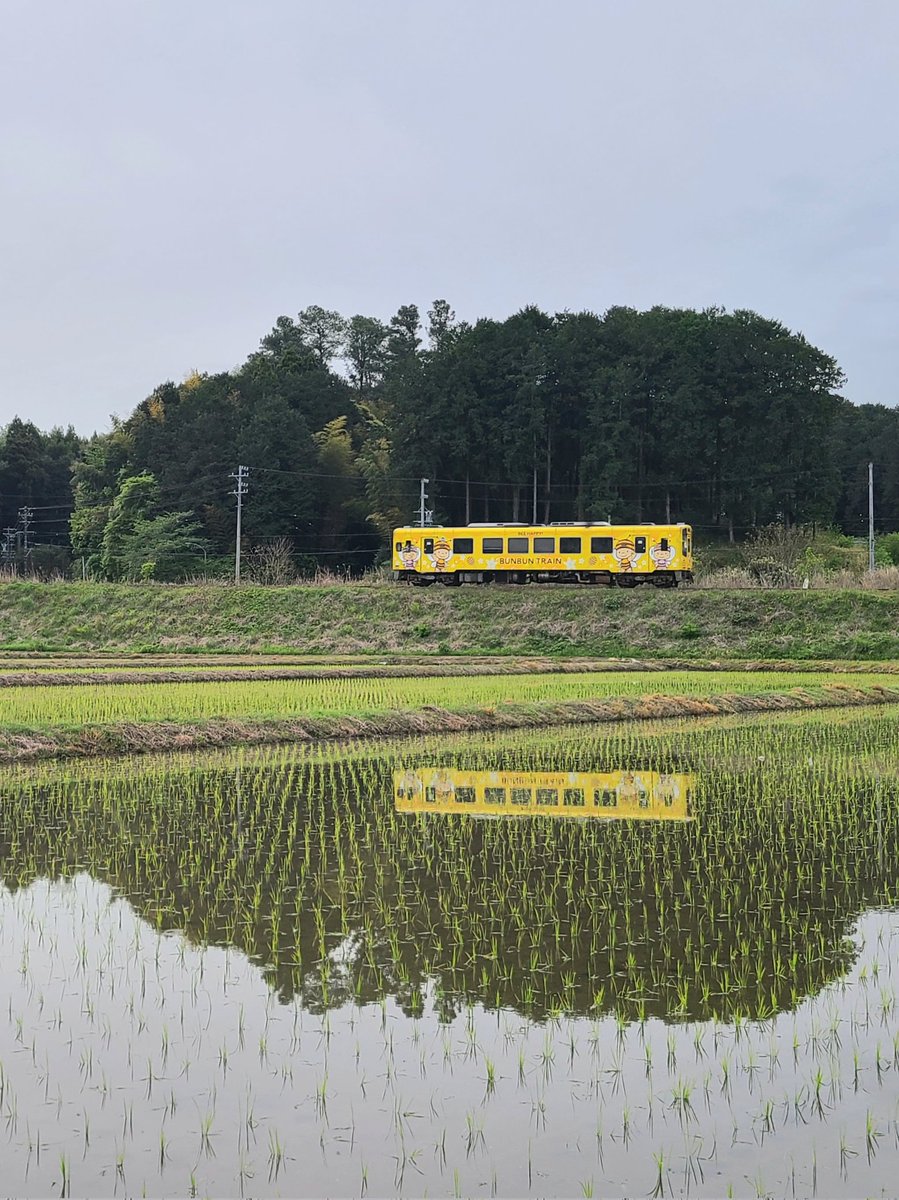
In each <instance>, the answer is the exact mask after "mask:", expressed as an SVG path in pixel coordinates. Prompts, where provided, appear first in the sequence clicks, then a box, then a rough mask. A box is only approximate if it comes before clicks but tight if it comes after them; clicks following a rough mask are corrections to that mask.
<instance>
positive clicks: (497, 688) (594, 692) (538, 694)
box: [0, 671, 899, 731]
mask: <svg viewBox="0 0 899 1200" xmlns="http://www.w3.org/2000/svg"><path fill="white" fill-rule="evenodd" d="M38 682H39V681H38ZM896 683H897V680H896V677H895V676H893V675H890V674H883V675H879V674H867V673H864V674H859V673H845V674H844V673H839V672H820V673H818V672H801V673H800V672H783V671H772V672H765V671H757V672H745V671H732V672H720V671H706V672H694V671H667V672H664V673H659V672H653V671H627V672H621V671H601V672H571V673H560V674H543V673H540V674H520V675H515V676H489V675H486V676H480V675H471V676H464V677H436V678H421V677H404V678H403V677H401V678H382V677H368V676H366V675H365V674H362V675H359V676H357V677H347V678H344V677H338V678H296V679H268V680H265V681H257V680H238V681H235V680H228V681H218V680H216V681H207V682H195V681H191V682H183V683H181V682H171V681H169V680H166V681H165V682H161V681H160V682H144V683H137V684H133V683H128V682H117V683H107V684H96V683H91V684H84V685H79V684H67V685H65V686H57V687H40V686H33V685H31V686H11V687H6V688H4V689H3V691H2V693H0V729H5V730H34V731H40V730H45V729H54V728H79V727H82V726H98V725H106V724H114V723H131V724H139V723H142V722H175V723H177V722H186V723H192V722H203V721H208V720H213V719H229V720H237V721H239V720H242V719H247V720H257V719H293V718H297V719H303V718H309V719H313V720H314V719H315V718H317V717H323V716H324V717H327V716H332V717H333V716H340V717H377V716H378V715H383V714H386V713H393V712H408V711H414V710H425V711H427V710H434V709H437V708H439V709H441V710H445V711H446V712H447V713H462V712H473V711H481V712H482V713H485V712H486V713H487V714H489V713H490V712H491V711H493V710H495V709H496V708H499V707H502V706H504V705H507V706H515V705H519V706H528V705H540V704H542V703H559V702H561V703H564V702H580V701H592V700H604V699H628V698H652V697H660V696H667V697H698V698H701V697H703V696H716V695H717V696H722V695H733V696H741V695H743V696H754V695H763V694H772V695H776V694H783V693H788V692H789V691H790V690H791V689H792V690H796V689H804V690H805V691H806V692H808V693H809V694H810V695H811V693H812V692H813V691H814V689H816V688H817V689H821V688H827V689H830V691H831V693H834V694H836V695H838V693H839V690H840V689H849V690H852V689H858V688H868V689H877V688H880V689H885V690H887V691H889V690H890V689H891V688H895V686H896ZM897 694H899V693H897Z"/></svg>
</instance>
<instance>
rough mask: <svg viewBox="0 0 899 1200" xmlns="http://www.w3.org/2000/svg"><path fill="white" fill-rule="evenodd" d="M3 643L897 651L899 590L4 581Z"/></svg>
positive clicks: (716, 653)
mask: <svg viewBox="0 0 899 1200" xmlns="http://www.w3.org/2000/svg"><path fill="white" fill-rule="evenodd" d="M0 646H3V647H6V648H8V649H12V648H15V649H19V650H23V651H24V650H29V649H34V650H42V649H43V650H56V651H67V650H80V651H86V650H90V651H99V650H103V651H117V652H134V651H144V652H161V651H180V652H181V653H182V654H184V653H187V652H191V651H199V652H205V653H209V652H211V651H220V652H229V651H230V652H232V653H233V652H245V651H255V652H261V651H266V650H270V651H278V652H293V653H302V654H304V655H313V654H319V655H321V654H341V655H371V654H377V655H383V654H390V655H398V654H403V655H407V654H418V655H422V654H425V655H441V656H445V655H456V654H464V655H475V654H477V655H483V654H490V655H496V654H502V655H507V654H511V655H549V656H571V655H580V656H590V657H597V658H607V657H618V658H620V657H637V658H647V657H648V658H660V657H672V658H677V659H693V658H697V659H708V658H718V657H722V656H727V657H728V658H752V659H790V660H797V659H810V660H811V659H839V658H846V659H867V660H872V659H894V658H899V592H865V591H858V592H852V591H838V592H836V591H835V592H817V591H807V592H803V591H783V592H776V591H733V592H727V591H714V590H705V591H699V590H697V591H690V590H689V589H687V588H681V589H679V590H678V591H676V592H671V593H669V592H658V591H654V590H648V589H644V588H641V589H639V590H638V591H636V592H633V593H628V592H619V591H617V590H608V589H602V588H596V589H586V588H584V589H577V588H570V587H569V588H566V587H538V586H532V587H528V588H502V587H488V588H461V589H458V590H452V591H451V590H444V589H442V588H431V589H428V590H425V591H413V590H410V589H407V588H402V587H399V586H395V585H391V584H381V585H366V584H358V585H354V584H347V585H339V586H333V587H293V588H258V587H245V588H237V589H235V588H227V587H164V586H159V585H146V586H126V585H113V584H38V583H28V582H17V583H6V584H0Z"/></svg>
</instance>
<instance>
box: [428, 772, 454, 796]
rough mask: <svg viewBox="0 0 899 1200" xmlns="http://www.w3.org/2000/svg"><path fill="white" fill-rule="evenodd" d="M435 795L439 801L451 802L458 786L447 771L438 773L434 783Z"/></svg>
mask: <svg viewBox="0 0 899 1200" xmlns="http://www.w3.org/2000/svg"><path fill="white" fill-rule="evenodd" d="M433 787H434V794H435V796H436V797H437V799H438V800H451V799H452V798H453V795H454V794H455V791H456V785H455V784H454V783H453V781H452V779H450V777H449V776H448V775H447V773H446V771H438V773H437V775H436V777H435V779H434V783H433Z"/></svg>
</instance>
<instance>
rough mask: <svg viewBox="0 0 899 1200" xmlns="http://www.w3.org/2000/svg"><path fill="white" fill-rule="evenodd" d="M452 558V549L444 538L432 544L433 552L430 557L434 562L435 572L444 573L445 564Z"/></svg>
mask: <svg viewBox="0 0 899 1200" xmlns="http://www.w3.org/2000/svg"><path fill="white" fill-rule="evenodd" d="M452 556H453V548H452V546H451V545H450V544H449V542H448V541H447V540H446V538H442V537H441V538H438V539H437V541H436V542H435V543H434V550H433V553H432V555H431V557H432V558H433V560H434V570H435V571H445V570H446V564H447V563H448V562H449V560H450V559H451V558H452Z"/></svg>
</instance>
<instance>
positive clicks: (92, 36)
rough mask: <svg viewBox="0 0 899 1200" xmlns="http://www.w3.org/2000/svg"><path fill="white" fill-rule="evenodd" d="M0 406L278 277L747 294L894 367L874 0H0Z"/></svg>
mask: <svg viewBox="0 0 899 1200" xmlns="http://www.w3.org/2000/svg"><path fill="white" fill-rule="evenodd" d="M0 15H2V18H3V45H2V51H0V65H2V70H0V271H2V275H0V306H2V307H0V425H3V424H6V423H7V422H8V421H9V420H10V419H11V417H12V416H13V415H15V414H16V413H18V414H19V415H21V416H22V417H24V418H30V419H32V420H34V421H35V422H36V423H37V424H38V425H40V426H41V427H44V428H48V427H50V426H51V425H53V424H58V423H62V424H68V423H70V422H71V423H72V424H74V425H75V427H76V428H77V429H78V430H79V432H83V433H87V432H91V431H92V430H94V429H107V428H108V427H109V415H110V414H111V413H118V414H119V415H121V416H125V415H127V414H128V413H129V412H130V411H131V409H132V408H133V407H134V405H135V404H137V403H138V402H139V401H140V400H141V399H142V398H143V397H144V396H146V395H147V394H148V393H149V392H150V391H151V390H152V389H153V387H155V386H156V385H157V384H158V383H160V382H162V381H164V380H166V379H175V380H179V379H181V378H183V377H184V376H185V375H186V374H187V373H188V372H189V371H190V370H191V369H193V368H198V369H200V370H202V371H210V372H212V371H219V370H225V369H229V368H232V367H234V366H236V365H238V364H239V363H240V362H242V361H243V360H244V359H245V358H246V356H247V355H248V354H249V353H250V352H251V351H252V350H254V349H255V348H256V346H257V344H258V341H259V339H260V337H261V336H262V335H263V334H265V333H266V332H267V331H268V330H269V329H270V328H271V326H272V325H273V324H274V321H275V318H276V317H277V316H278V315H279V314H280V313H289V314H295V313H296V312H297V311H298V310H299V309H301V308H303V307H305V306H306V305H308V304H313V303H315V304H321V305H324V306H325V307H327V308H336V309H338V310H340V311H341V312H343V313H344V314H345V315H351V314H353V313H355V312H361V313H366V314H371V315H375V316H379V317H381V318H382V319H385V320H386V319H388V318H389V317H390V316H391V314H392V313H393V312H395V311H396V309H397V308H398V307H399V305H401V304H407V303H417V304H418V305H419V306H420V308H421V310H422V313H424V311H425V309H426V308H427V307H428V305H429V303H430V301H431V300H433V299H434V298H435V297H438V296H439V297H445V298H447V299H448V300H449V301H450V302H451V304H452V305H453V307H454V308H455V310H456V313H457V315H458V316H459V317H460V318H465V319H468V320H474V319H476V318H477V317H479V316H484V315H486V316H495V317H504V316H507V315H508V314H510V313H512V312H514V311H515V310H517V309H518V308H520V307H522V306H523V305H525V304H529V303H533V304H538V305H540V306H542V307H544V308H546V309H548V310H550V311H556V310H560V309H563V308H569V309H575V310H576V309H582V308H588V309H592V310H594V311H597V312H602V311H604V310H605V309H606V308H608V307H609V306H610V305H613V304H627V305H634V306H636V307H641V308H642V307H648V306H650V305H652V304H667V305H673V306H698V307H702V306H706V305H711V304H722V305H725V306H726V307H728V308H735V307H737V308H739V307H745V308H753V309H756V310H757V311H758V312H761V313H763V314H765V315H767V316H771V317H776V318H779V319H780V320H782V321H784V322H785V323H786V324H787V325H789V326H790V327H791V328H793V329H796V330H800V331H801V332H803V333H804V334H805V335H806V336H807V337H808V338H809V339H810V340H811V341H812V342H814V343H815V344H816V345H818V346H820V347H821V348H822V349H824V350H826V351H828V352H829V353H832V354H834V355H835V356H836V357H837V359H838V361H839V362H840V364H841V366H842V367H843V369H844V370H845V371H846V373H847V375H848V385H847V387H846V389H845V391H846V395H848V396H849V397H850V398H851V399H853V400H855V401H857V402H860V403H862V402H880V403H885V404H894V403H896V401H897V400H899V338H897V329H899V227H897V222H899V187H897V184H899V155H897V142H899V119H897V114H899V69H897V68H899V49H897V47H899V3H896V0H868V2H866V0H856V2H854V3H850V2H849V0H842V2H839V3H836V2H833V0H751V2H747V0H733V2H728V0H698V2H692V3H691V2H690V0H680V2H674V0H631V2H624V0H555V2H553V3H550V2H549V0H547V2H545V3H533V2H530V0H452V3H449V4H438V3H436V0H435V2H433V3H431V2H429V0H356V2H355V3H348V2H345V0H317V2H316V3H307V2H305V0H257V2H255V3H254V2H252V0H240V2H236V0H188V2H185V0H131V2H128V0H108V2H99V0H78V2H77V3H72V4H63V3H55V4H49V5H42V4H37V3H35V2H34V0H0Z"/></svg>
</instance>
